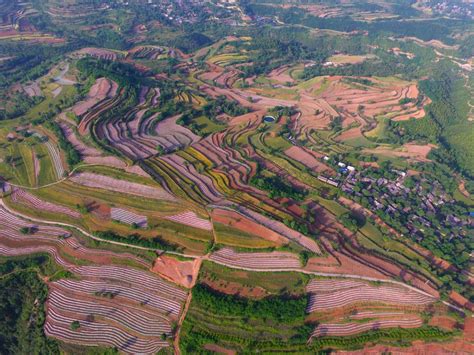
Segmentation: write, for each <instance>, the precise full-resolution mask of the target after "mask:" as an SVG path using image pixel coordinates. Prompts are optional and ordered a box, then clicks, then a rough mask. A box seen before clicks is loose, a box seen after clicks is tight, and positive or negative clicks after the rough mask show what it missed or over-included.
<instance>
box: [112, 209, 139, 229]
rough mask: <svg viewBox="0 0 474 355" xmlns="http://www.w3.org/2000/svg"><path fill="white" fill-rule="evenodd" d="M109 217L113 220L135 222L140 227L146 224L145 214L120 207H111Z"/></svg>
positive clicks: (127, 222)
mask: <svg viewBox="0 0 474 355" xmlns="http://www.w3.org/2000/svg"><path fill="white" fill-rule="evenodd" d="M110 217H111V218H112V219H113V220H115V221H119V222H122V223H126V224H135V225H137V226H138V227H141V228H145V227H146V226H147V225H148V218H147V217H146V216H142V215H139V214H136V213H134V212H132V211H128V210H124V209H122V208H116V207H112V208H111V209H110Z"/></svg>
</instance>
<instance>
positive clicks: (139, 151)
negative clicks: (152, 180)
mask: <svg viewBox="0 0 474 355" xmlns="http://www.w3.org/2000/svg"><path fill="white" fill-rule="evenodd" d="M146 111H147V109H142V110H139V111H136V110H134V111H132V112H129V113H128V115H129V116H130V117H133V119H130V120H118V119H114V120H111V121H108V122H99V123H98V126H97V128H96V130H97V132H98V133H99V136H104V137H105V138H107V140H108V141H109V142H110V143H111V144H112V146H114V147H115V148H117V149H118V150H120V151H121V152H123V153H124V154H125V155H126V156H128V157H129V158H131V159H134V160H137V159H145V158H148V157H151V156H153V155H156V154H158V153H159V152H158V150H157V147H160V148H161V149H162V151H163V152H170V151H174V150H176V149H182V148H185V147H187V146H189V145H191V144H193V143H195V142H197V141H198V140H199V139H200V137H199V136H197V135H195V134H194V133H193V132H191V131H190V130H189V129H187V128H185V127H183V126H180V125H178V124H177V123H176V121H177V119H178V118H179V116H174V117H169V118H166V119H164V120H163V121H159V122H158V121H157V118H158V116H159V113H156V114H154V115H146Z"/></svg>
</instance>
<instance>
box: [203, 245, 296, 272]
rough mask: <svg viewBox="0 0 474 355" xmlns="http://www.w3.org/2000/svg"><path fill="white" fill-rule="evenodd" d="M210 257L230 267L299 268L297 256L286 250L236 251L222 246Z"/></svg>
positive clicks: (262, 268) (261, 268)
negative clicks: (265, 251)
mask: <svg viewBox="0 0 474 355" xmlns="http://www.w3.org/2000/svg"><path fill="white" fill-rule="evenodd" d="M210 259H211V260H212V261H214V262H217V263H219V264H224V265H227V266H230V267H240V268H252V269H260V270H271V269H299V268H301V262H300V259H299V257H298V256H297V255H295V254H292V253H288V252H269V253H237V252H235V251H234V250H232V249H230V248H223V249H220V250H218V251H216V252H214V253H212V254H211V256H210Z"/></svg>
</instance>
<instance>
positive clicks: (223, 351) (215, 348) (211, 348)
mask: <svg viewBox="0 0 474 355" xmlns="http://www.w3.org/2000/svg"><path fill="white" fill-rule="evenodd" d="M204 349H206V350H209V351H212V352H214V353H219V354H226V355H234V354H237V352H236V351H235V350H230V349H226V348H223V347H222V346H219V345H216V344H206V345H204Z"/></svg>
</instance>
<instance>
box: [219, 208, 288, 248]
mask: <svg viewBox="0 0 474 355" xmlns="http://www.w3.org/2000/svg"><path fill="white" fill-rule="evenodd" d="M211 217H212V221H213V222H215V223H221V224H224V225H226V226H229V227H232V228H235V229H237V230H239V231H241V232H243V233H249V234H252V235H256V236H258V237H260V238H262V239H265V240H268V241H270V242H272V243H275V244H276V245H278V246H281V245H283V244H287V243H288V241H287V239H286V238H284V237H283V236H281V235H280V234H278V233H276V232H274V231H273V230H271V229H269V228H267V227H265V226H263V225H262V224H259V223H256V222H254V221H252V220H250V219H248V218H246V217H244V216H242V215H241V214H239V213H237V212H234V211H229V210H224V209H217V208H216V209H214V210H213V211H212V213H211Z"/></svg>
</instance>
